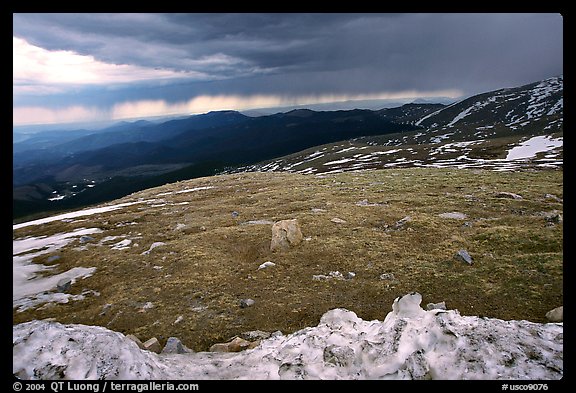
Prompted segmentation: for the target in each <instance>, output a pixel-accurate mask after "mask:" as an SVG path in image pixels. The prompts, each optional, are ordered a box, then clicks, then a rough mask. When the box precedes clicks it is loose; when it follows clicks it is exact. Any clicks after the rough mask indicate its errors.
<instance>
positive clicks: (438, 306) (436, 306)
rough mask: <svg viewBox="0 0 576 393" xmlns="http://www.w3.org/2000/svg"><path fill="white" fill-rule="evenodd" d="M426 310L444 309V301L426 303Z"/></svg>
mask: <svg viewBox="0 0 576 393" xmlns="http://www.w3.org/2000/svg"><path fill="white" fill-rule="evenodd" d="M426 310H428V311H430V310H446V302H440V303H428V304H427V305H426Z"/></svg>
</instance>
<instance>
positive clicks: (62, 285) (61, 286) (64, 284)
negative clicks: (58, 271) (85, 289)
mask: <svg viewBox="0 0 576 393" xmlns="http://www.w3.org/2000/svg"><path fill="white" fill-rule="evenodd" d="M71 286H72V279H71V278H62V279H60V280H59V281H58V284H56V288H58V290H59V291H60V292H67V291H68V290H69V289H70V287H71Z"/></svg>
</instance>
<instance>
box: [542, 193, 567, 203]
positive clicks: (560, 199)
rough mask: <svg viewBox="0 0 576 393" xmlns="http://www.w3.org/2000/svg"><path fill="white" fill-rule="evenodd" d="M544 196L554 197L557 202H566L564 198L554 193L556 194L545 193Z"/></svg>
mask: <svg viewBox="0 0 576 393" xmlns="http://www.w3.org/2000/svg"><path fill="white" fill-rule="evenodd" d="M544 198H546V199H553V200H555V201H556V202H560V203H563V202H564V200H563V199H562V198H558V197H557V196H556V195H554V194H546V195H544Z"/></svg>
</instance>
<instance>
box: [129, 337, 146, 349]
mask: <svg viewBox="0 0 576 393" xmlns="http://www.w3.org/2000/svg"><path fill="white" fill-rule="evenodd" d="M126 338H129V339H130V340H132V341H134V342H135V343H136V345H138V348H140V349H146V348H145V347H144V344H143V343H142V341H140V339H139V338H138V337H136V336H135V335H133V334H129V335H127V336H126Z"/></svg>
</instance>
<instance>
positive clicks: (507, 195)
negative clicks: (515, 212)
mask: <svg viewBox="0 0 576 393" xmlns="http://www.w3.org/2000/svg"><path fill="white" fill-rule="evenodd" d="M495 197H496V198H509V199H522V196H521V195H518V194H514V193H512V192H506V191H502V192H499V193H497V194H496V195H495Z"/></svg>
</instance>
